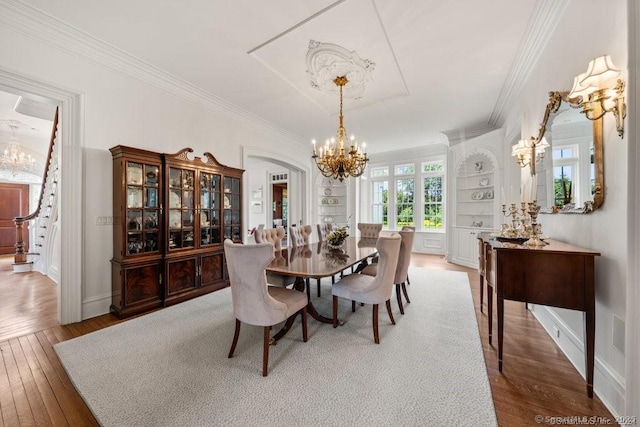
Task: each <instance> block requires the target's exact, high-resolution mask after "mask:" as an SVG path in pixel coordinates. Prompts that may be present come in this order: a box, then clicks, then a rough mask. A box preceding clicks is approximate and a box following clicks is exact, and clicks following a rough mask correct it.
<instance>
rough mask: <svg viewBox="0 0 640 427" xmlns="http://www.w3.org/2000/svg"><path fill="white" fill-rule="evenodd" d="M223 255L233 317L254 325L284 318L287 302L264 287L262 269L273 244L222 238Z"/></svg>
mask: <svg viewBox="0 0 640 427" xmlns="http://www.w3.org/2000/svg"><path fill="white" fill-rule="evenodd" d="M224 255H225V258H226V261H227V270H228V272H229V282H230V283H231V299H232V301H233V314H234V316H235V318H236V319H238V320H240V321H241V322H244V323H248V324H250V325H256V326H270V325H274V324H276V323H278V322H281V321H282V320H283V319H284V318H286V312H287V304H285V303H283V302H280V301H278V300H276V299H275V298H273V297H271V296H270V295H269V292H268V291H267V277H266V274H265V269H266V268H267V266H268V265H269V263H270V262H271V261H272V260H273V245H272V244H271V243H268V242H267V243H258V244H255V245H243V244H240V243H233V242H232V241H231V240H229V239H226V240H225V241H224ZM283 316H284V318H283Z"/></svg>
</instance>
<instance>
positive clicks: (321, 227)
mask: <svg viewBox="0 0 640 427" xmlns="http://www.w3.org/2000/svg"><path fill="white" fill-rule="evenodd" d="M316 227H317V228H318V241H319V242H320V243H322V242H326V241H327V236H328V235H329V233H331V230H333V224H332V223H330V222H325V223H323V224H317V225H316ZM320 248H321V246H320V245H319V246H318V251H319V250H320ZM335 282H336V277H335V276H331V283H332V284H333V283H335ZM320 294H321V292H320V279H318V298H319V297H320Z"/></svg>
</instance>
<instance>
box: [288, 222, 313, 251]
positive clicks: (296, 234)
mask: <svg viewBox="0 0 640 427" xmlns="http://www.w3.org/2000/svg"><path fill="white" fill-rule="evenodd" d="M311 233H312V229H311V226H310V225H299V226H296V227H294V226H291V227H289V242H291V246H293V247H294V248H295V247H298V246H304V245H308V244H309V239H310V238H311Z"/></svg>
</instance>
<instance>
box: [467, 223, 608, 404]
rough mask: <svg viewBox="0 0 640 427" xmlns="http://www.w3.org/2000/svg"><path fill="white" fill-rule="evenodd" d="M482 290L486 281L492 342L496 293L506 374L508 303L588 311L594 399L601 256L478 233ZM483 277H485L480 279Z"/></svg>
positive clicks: (590, 389) (563, 245)
mask: <svg viewBox="0 0 640 427" xmlns="http://www.w3.org/2000/svg"><path fill="white" fill-rule="evenodd" d="M478 240H479V244H480V248H479V265H480V266H481V269H480V273H481V280H480V283H481V287H482V282H483V279H484V281H486V283H487V311H488V313H487V314H488V316H487V317H488V322H489V324H488V327H489V328H488V329H489V344H491V341H492V340H491V338H492V324H493V290H494V288H495V290H496V297H497V298H496V300H497V316H498V369H499V370H500V371H501V372H502V347H503V330H504V300H505V299H506V300H512V301H521V302H524V303H533V304H540V305H546V306H552V307H560V308H566V309H570V310H579V311H582V312H584V338H585V343H584V346H585V350H584V354H585V366H586V380H587V394H588V395H589V397H593V367H594V340H595V324H596V311H595V290H594V287H595V257H596V256H600V253H598V252H595V251H591V250H588V249H583V248H579V247H577V246H573V245H571V244H568V243H563V242H558V241H555V240H551V239H549V240H546V243H548V244H547V245H546V246H543V247H541V248H530V247H527V246H524V245H522V244H519V243H513V242H504V241H499V240H497V239H495V238H493V237H491V234H490V233H480V234H479V235H478ZM482 276H484V277H482Z"/></svg>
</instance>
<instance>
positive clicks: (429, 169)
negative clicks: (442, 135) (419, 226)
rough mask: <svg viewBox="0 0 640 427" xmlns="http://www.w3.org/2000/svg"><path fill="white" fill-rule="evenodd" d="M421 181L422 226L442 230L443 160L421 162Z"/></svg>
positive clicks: (427, 228)
mask: <svg viewBox="0 0 640 427" xmlns="http://www.w3.org/2000/svg"><path fill="white" fill-rule="evenodd" d="M422 183H423V195H424V204H423V209H424V211H423V213H424V218H423V221H424V222H423V228H424V229H426V230H442V229H443V225H444V224H443V223H444V203H443V197H442V196H443V192H444V188H443V183H444V161H443V160H437V161H430V162H425V163H423V164H422Z"/></svg>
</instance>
